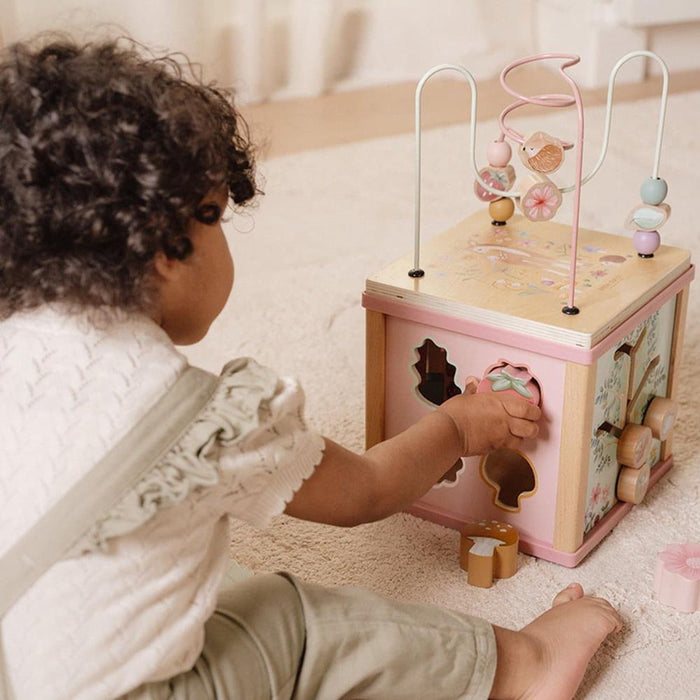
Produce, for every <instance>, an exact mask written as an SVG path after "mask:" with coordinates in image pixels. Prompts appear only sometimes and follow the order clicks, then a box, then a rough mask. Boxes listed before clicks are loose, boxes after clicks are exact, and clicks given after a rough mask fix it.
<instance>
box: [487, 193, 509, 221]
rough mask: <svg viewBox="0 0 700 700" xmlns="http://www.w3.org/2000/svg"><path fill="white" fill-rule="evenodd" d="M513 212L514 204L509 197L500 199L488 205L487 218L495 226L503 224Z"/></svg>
mask: <svg viewBox="0 0 700 700" xmlns="http://www.w3.org/2000/svg"><path fill="white" fill-rule="evenodd" d="M514 212H515V204H513V200H512V199H511V198H510V197H501V198H500V199H494V200H493V201H492V202H490V203H489V216H490V217H491V219H492V220H493V222H494V223H496V224H504V223H505V222H506V221H508V219H510V217H511V216H513V213H514Z"/></svg>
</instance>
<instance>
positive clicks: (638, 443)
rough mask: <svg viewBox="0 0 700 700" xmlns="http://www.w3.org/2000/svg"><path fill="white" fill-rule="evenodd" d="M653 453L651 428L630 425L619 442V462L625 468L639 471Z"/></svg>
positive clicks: (626, 427) (624, 430)
mask: <svg viewBox="0 0 700 700" xmlns="http://www.w3.org/2000/svg"><path fill="white" fill-rule="evenodd" d="M650 451H651V428H648V427H647V426H645V425H638V424H637V423H628V424H627V425H626V426H625V427H624V429H623V431H622V435H620V438H619V440H618V442H617V461H618V462H619V463H620V464H622V465H624V466H625V467H631V468H632V469H639V468H640V467H641V466H642V465H643V464H644V463H645V462H646V461H647V459H648V457H649V452H650Z"/></svg>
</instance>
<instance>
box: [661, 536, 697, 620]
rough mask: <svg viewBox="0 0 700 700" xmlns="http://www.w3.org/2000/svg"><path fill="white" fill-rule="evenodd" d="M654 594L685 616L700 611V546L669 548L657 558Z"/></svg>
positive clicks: (684, 545)
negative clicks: (684, 613) (686, 613)
mask: <svg viewBox="0 0 700 700" xmlns="http://www.w3.org/2000/svg"><path fill="white" fill-rule="evenodd" d="M654 593H655V595H656V598H657V600H659V601H660V602H662V603H665V604H666V605H672V606H673V607H674V608H677V609H678V610H680V611H681V612H688V613H692V612H695V611H696V610H700V542H685V543H684V544H669V545H668V546H667V547H666V549H665V550H664V551H663V552H659V553H658V554H657V556H656V576H655V577H654Z"/></svg>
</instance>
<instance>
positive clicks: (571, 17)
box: [534, 0, 700, 87]
mask: <svg viewBox="0 0 700 700" xmlns="http://www.w3.org/2000/svg"><path fill="white" fill-rule="evenodd" d="M535 15H536V17H535V21H534V25H535V27H536V29H535V33H536V38H535V49H536V51H538V52H540V51H561V52H568V53H575V54H578V55H580V56H581V63H580V64H579V65H578V66H576V67H574V68H573V69H572V70H571V75H572V77H574V79H575V80H577V81H578V82H579V83H580V84H581V85H582V86H585V87H598V86H601V85H606V84H607V81H608V75H609V73H610V69H611V68H612V67H613V66H614V65H615V63H616V62H617V60H618V59H619V58H620V57H622V56H623V55H624V54H626V53H628V52H630V51H637V50H639V49H647V50H649V51H654V52H656V53H658V54H659V55H660V56H661V57H662V58H663V60H664V61H665V63H666V64H667V65H668V67H669V70H671V71H672V72H674V71H686V70H698V69H700V48H699V47H700V1H699V0H575V1H574V0H537V2H536V5H535ZM658 72H659V67H658V64H657V63H656V62H654V61H648V62H645V61H643V60H639V59H637V60H635V61H632V62H630V63H628V64H626V65H625V66H624V68H623V69H622V70H621V71H620V75H619V80H620V81H621V82H622V81H639V80H642V79H643V78H644V77H645V76H646V75H647V73H649V74H657V73H658Z"/></svg>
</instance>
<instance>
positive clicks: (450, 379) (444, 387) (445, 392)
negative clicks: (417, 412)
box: [413, 338, 464, 484]
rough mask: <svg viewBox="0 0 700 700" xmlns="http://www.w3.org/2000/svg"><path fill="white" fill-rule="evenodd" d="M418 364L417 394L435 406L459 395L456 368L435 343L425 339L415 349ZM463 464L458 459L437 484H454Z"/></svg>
mask: <svg viewBox="0 0 700 700" xmlns="http://www.w3.org/2000/svg"><path fill="white" fill-rule="evenodd" d="M416 352H417V353H418V362H416V363H415V365H413V366H414V368H415V369H416V372H418V376H419V377H420V383H419V384H418V386H417V387H416V388H417V389H418V393H419V394H420V395H421V396H422V397H423V398H424V399H425V400H426V401H429V402H430V403H432V404H434V405H435V406H439V405H440V404H442V403H444V402H445V401H447V399H449V398H451V397H452V396H457V394H461V393H462V391H461V389H460V388H459V387H458V386H457V384H455V373H456V372H457V368H456V367H455V366H454V365H453V364H451V363H450V362H449V361H448V360H447V350H445V348H442V347H440V346H439V345H438V344H437V343H435V342H433V341H432V340H430V338H426V339H425V340H424V341H423V344H422V345H421V346H420V347H417V348H416ZM463 466H464V463H463V462H462V460H461V459H458V460H457V461H456V462H455V463H454V464H453V465H452V466H451V467H450V468H449V469H448V470H447V471H446V472H445V474H443V476H442V478H441V479H440V480H439V481H438V483H448V484H454V483H456V481H457V476H458V474H459V472H460V471H461V470H462V467H463Z"/></svg>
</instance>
